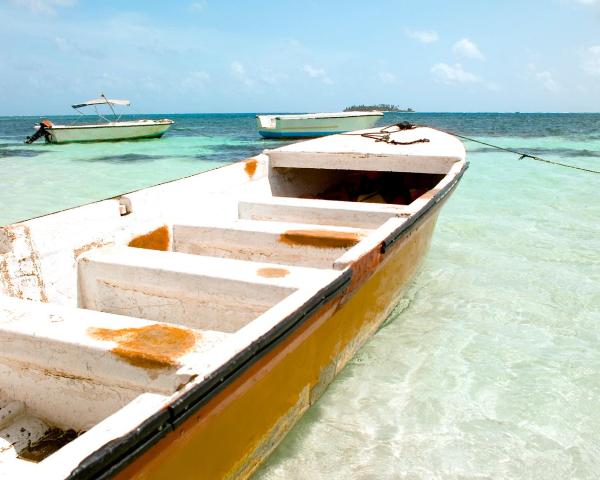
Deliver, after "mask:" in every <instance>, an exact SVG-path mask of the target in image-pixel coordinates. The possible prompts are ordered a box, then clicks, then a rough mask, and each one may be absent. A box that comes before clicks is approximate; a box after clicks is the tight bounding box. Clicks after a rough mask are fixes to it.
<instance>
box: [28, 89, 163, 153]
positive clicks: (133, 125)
mask: <svg viewBox="0 0 600 480" xmlns="http://www.w3.org/2000/svg"><path fill="white" fill-rule="evenodd" d="M98 105H107V106H108V107H110V109H111V111H112V113H113V115H114V117H115V119H114V120H109V119H108V118H106V117H105V116H104V115H102V114H101V113H100V112H98V110H97V109H96V113H97V115H98V117H99V118H100V119H101V120H103V121H102V122H97V123H85V124H78V125H57V124H54V123H52V122H51V121H50V120H42V121H41V122H40V124H39V125H36V126H35V127H34V128H36V130H37V131H36V132H35V133H34V134H33V135H32V136H31V137H27V140H26V143H33V142H35V141H36V140H37V139H38V138H41V137H44V138H45V140H46V142H47V143H74V142H105V141H118V140H135V139H140V138H158V137H162V136H163V135H164V133H165V132H166V131H167V130H168V129H169V128H170V127H171V125H173V123H175V122H173V120H169V119H167V118H164V119H161V120H150V119H141V120H127V121H120V120H119V119H120V118H121V116H120V115H117V113H116V112H115V110H114V108H113V105H123V106H129V105H130V102H129V100H115V99H110V98H106V96H104V94H102V95H101V96H100V98H95V99H93V100H88V101H87V102H83V103H78V104H76V105H73V108H74V109H75V110H77V111H78V112H79V113H81V114H82V115H83V113H82V112H81V111H80V110H79V109H80V108H83V107H89V106H94V107H97V106H98Z"/></svg>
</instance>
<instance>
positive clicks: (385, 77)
mask: <svg viewBox="0 0 600 480" xmlns="http://www.w3.org/2000/svg"><path fill="white" fill-rule="evenodd" d="M378 77H379V80H380V81H381V83H388V84H389V83H396V75H394V74H393V73H390V72H379V74H378Z"/></svg>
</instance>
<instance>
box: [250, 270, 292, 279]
mask: <svg viewBox="0 0 600 480" xmlns="http://www.w3.org/2000/svg"><path fill="white" fill-rule="evenodd" d="M256 273H257V274H258V275H260V276H261V277H266V278H281V277H285V276H286V275H289V273H290V271H289V270H286V269H285V268H259V269H258V270H257V271H256Z"/></svg>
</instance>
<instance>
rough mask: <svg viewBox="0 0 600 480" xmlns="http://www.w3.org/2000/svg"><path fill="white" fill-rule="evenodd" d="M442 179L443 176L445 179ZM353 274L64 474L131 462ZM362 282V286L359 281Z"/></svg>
mask: <svg viewBox="0 0 600 480" xmlns="http://www.w3.org/2000/svg"><path fill="white" fill-rule="evenodd" d="M461 163H462V165H461V168H460V170H458V171H457V172H456V173H453V172H451V171H450V172H448V173H447V174H446V176H445V177H444V179H447V178H448V177H450V178H449V181H448V183H447V184H446V185H444V186H443V187H442V188H441V189H440V190H439V191H437V192H436V193H435V195H433V196H432V197H431V198H429V199H428V201H427V203H426V204H425V205H423V206H422V207H421V208H419V209H418V210H417V211H415V212H414V213H412V214H411V215H410V217H408V218H406V221H405V222H403V223H402V224H401V225H399V226H398V228H397V229H395V230H394V231H392V232H391V233H389V234H388V235H387V236H386V237H385V238H384V239H383V241H382V242H381V243H380V244H379V245H380V253H382V254H385V253H388V252H389V251H390V250H391V249H392V248H393V246H394V244H396V243H397V241H398V240H399V239H401V238H403V237H404V236H406V235H408V234H410V232H411V231H412V230H414V229H415V228H417V226H418V225H419V224H421V223H422V222H424V221H425V219H426V217H428V214H429V213H431V212H432V210H433V209H434V207H436V206H437V205H438V204H440V202H442V201H443V200H445V199H447V198H448V197H449V195H450V194H451V193H452V192H453V191H454V189H455V188H456V187H457V186H458V183H459V181H460V179H461V178H462V176H463V174H464V173H465V171H466V170H467V168H468V167H469V162H467V161H466V160H463V161H462V162H461ZM456 165H457V166H458V165H460V163H458V164H456ZM444 179H442V180H441V181H442V182H443V181H444ZM353 274H354V271H353V267H352V265H350V266H349V267H348V268H346V269H345V270H344V271H342V272H341V274H340V276H339V277H337V278H336V279H335V280H334V281H333V282H332V283H330V284H329V285H327V286H325V287H324V288H322V289H321V290H319V291H317V292H315V294H314V295H312V296H311V298H310V299H308V301H307V302H306V303H305V304H304V307H305V308H302V309H300V310H296V311H294V312H293V313H291V314H289V315H288V316H286V317H285V318H283V319H282V320H281V321H279V322H278V323H277V324H276V325H274V326H273V328H271V329H270V330H269V331H267V332H266V333H264V334H263V335H261V336H260V337H258V338H257V339H255V340H254V341H253V342H251V343H249V344H248V345H247V346H246V347H245V348H244V349H242V350H241V351H239V352H238V353H236V354H235V355H234V356H233V357H231V358H230V359H229V360H228V361H227V362H225V363H223V364H222V365H220V366H219V367H218V368H217V369H215V370H213V372H211V373H210V374H209V375H208V376H206V377H205V378H204V379H203V380H202V381H201V382H200V383H198V384H197V385H194V386H193V387H192V388H190V389H189V390H187V391H185V392H183V393H182V394H181V395H180V396H179V397H177V398H175V399H174V400H173V401H172V402H171V403H169V404H168V405H167V406H166V407H165V408H164V409H163V410H160V411H159V412H157V413H156V414H155V415H153V416H150V417H148V418H147V419H146V421H144V422H143V423H141V424H140V425H139V427H138V428H136V429H135V430H132V431H130V432H129V433H127V434H126V435H124V436H121V437H118V438H115V439H114V440H112V441H110V442H108V443H106V444H104V445H102V446H100V447H99V448H98V449H97V450H96V451H94V452H93V453H92V454H90V455H88V456H87V457H85V458H84V459H83V460H82V461H81V462H80V463H79V464H78V466H77V467H76V468H75V469H74V470H72V471H71V473H70V475H69V476H68V477H67V479H69V480H74V479H81V478H92V477H93V478H99V479H107V478H111V477H112V476H113V475H115V474H116V473H118V472H119V471H120V470H122V469H123V468H125V467H126V466H127V465H129V464H131V463H132V462H133V461H135V459H136V458H137V457H138V456H139V455H141V454H142V453H144V452H145V451H146V450H147V449H148V448H149V447H151V446H152V445H154V444H156V443H157V442H158V441H159V440H160V439H161V438H163V437H164V436H165V435H167V434H168V433H169V432H171V431H175V429H176V428H177V427H178V426H180V425H181V424H182V423H183V422H185V421H186V420H187V419H188V418H189V417H190V416H192V415H194V414H195V413H196V412H197V411H198V410H200V409H201V408H202V407H203V406H204V405H205V404H206V403H207V402H208V401H210V400H211V399H212V398H213V397H214V396H215V395H217V394H218V393H220V392H221V391H222V390H223V389H224V388H226V387H227V386H228V385H229V384H230V383H231V382H233V381H234V380H235V379H236V378H238V377H239V375H240V374H242V373H243V372H244V371H246V370H247V369H248V368H250V367H251V366H252V365H253V364H254V363H255V362H256V361H258V360H259V359H260V358H262V356H263V355H265V354H266V353H268V352H269V351H270V350H271V349H273V348H275V347H276V346H277V345H278V344H279V343H280V342H281V341H283V340H285V339H286V338H287V337H288V336H289V335H290V334H292V333H293V332H294V331H295V330H296V329H297V328H299V327H300V326H302V325H303V324H304V323H305V322H306V321H307V320H308V319H309V318H310V317H311V316H312V314H313V313H315V312H316V311H318V309H319V308H320V307H321V306H323V305H324V304H326V303H328V302H330V301H332V300H333V299H335V298H337V296H339V295H341V294H343V293H344V292H345V290H346V288H348V287H350V288H352V286H355V285H351V280H352V277H353ZM360 285H362V282H361V283H360ZM352 293H353V291H349V292H347V294H352ZM149 430H150V431H149ZM146 432H147V433H146Z"/></svg>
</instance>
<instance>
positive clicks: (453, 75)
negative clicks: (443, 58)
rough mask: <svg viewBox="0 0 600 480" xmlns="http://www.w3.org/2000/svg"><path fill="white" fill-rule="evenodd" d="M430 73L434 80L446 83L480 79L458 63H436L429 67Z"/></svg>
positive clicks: (471, 81)
mask: <svg viewBox="0 0 600 480" xmlns="http://www.w3.org/2000/svg"><path fill="white" fill-rule="evenodd" d="M431 73H432V74H433V76H434V77H435V78H436V80H438V81H440V82H443V83H446V84H449V85H451V84H461V83H477V82H480V81H481V78H479V77H478V76H477V75H475V74H473V73H470V72H467V71H465V70H464V69H463V67H462V65H461V64H460V63H456V64H454V65H448V64H447V63H436V64H435V65H434V66H433V67H431Z"/></svg>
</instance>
